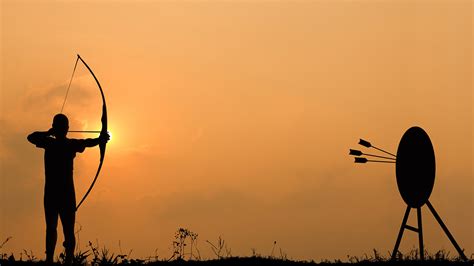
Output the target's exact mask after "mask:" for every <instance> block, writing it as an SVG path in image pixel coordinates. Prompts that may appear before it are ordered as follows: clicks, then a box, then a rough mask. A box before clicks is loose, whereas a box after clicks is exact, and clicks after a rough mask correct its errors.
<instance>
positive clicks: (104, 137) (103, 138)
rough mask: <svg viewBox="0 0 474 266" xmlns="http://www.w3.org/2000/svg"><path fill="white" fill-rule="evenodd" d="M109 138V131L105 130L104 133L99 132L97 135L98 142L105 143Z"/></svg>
mask: <svg viewBox="0 0 474 266" xmlns="http://www.w3.org/2000/svg"><path fill="white" fill-rule="evenodd" d="M109 140H110V135H109V132H107V133H105V134H100V136H99V142H100V143H107V142H108V141H109Z"/></svg>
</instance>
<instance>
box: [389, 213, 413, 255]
mask: <svg viewBox="0 0 474 266" xmlns="http://www.w3.org/2000/svg"><path fill="white" fill-rule="evenodd" d="M410 210H411V207H410V206H407V210H406V211H405V216H403V221H402V226H400V232H398V237H397V242H395V247H394V248H393V252H392V260H394V259H395V258H396V257H397V252H398V247H399V246H400V241H402V236H403V230H405V225H406V224H407V221H408V215H409V214H410Z"/></svg>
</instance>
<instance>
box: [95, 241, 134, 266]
mask: <svg viewBox="0 0 474 266" xmlns="http://www.w3.org/2000/svg"><path fill="white" fill-rule="evenodd" d="M88 246H89V248H90V250H91V251H92V256H93V258H92V265H117V264H122V263H128V259H127V255H123V254H118V255H115V253H111V252H110V251H109V249H108V248H106V247H105V246H104V247H103V248H102V249H100V247H99V243H98V242H97V243H96V245H95V246H94V245H93V244H92V242H90V241H89V245H88Z"/></svg>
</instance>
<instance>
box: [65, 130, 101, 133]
mask: <svg viewBox="0 0 474 266" xmlns="http://www.w3.org/2000/svg"><path fill="white" fill-rule="evenodd" d="M68 132H70V133H71V132H72V133H100V132H101V131H97V130H69V131H68Z"/></svg>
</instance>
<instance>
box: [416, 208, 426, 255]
mask: <svg viewBox="0 0 474 266" xmlns="http://www.w3.org/2000/svg"><path fill="white" fill-rule="evenodd" d="M416 214H417V215H416V216H418V240H419V241H420V259H421V260H425V250H424V248H423V228H422V226H421V207H418V208H416Z"/></svg>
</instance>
